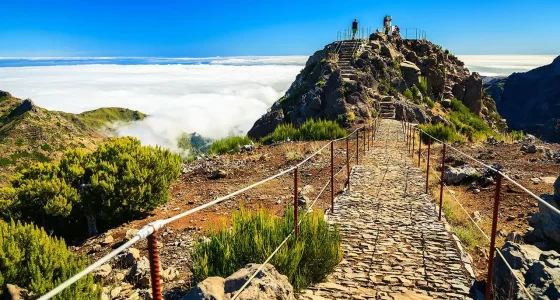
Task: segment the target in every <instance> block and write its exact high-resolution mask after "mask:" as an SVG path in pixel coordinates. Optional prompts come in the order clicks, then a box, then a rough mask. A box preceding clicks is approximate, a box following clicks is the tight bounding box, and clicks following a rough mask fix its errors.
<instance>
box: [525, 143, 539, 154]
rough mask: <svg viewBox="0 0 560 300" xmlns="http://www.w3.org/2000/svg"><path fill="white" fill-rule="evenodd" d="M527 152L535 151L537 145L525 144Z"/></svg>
mask: <svg viewBox="0 0 560 300" xmlns="http://www.w3.org/2000/svg"><path fill="white" fill-rule="evenodd" d="M527 153H537V146H535V145H529V146H527Z"/></svg>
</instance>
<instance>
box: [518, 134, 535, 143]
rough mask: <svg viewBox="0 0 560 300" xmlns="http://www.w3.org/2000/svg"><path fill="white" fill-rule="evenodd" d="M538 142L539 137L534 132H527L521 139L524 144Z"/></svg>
mask: <svg viewBox="0 0 560 300" xmlns="http://www.w3.org/2000/svg"><path fill="white" fill-rule="evenodd" d="M536 142H537V138H536V137H535V136H534V135H532V134H527V135H525V136H524V137H523V138H522V139H521V143H522V144H524V145H529V144H534V143H536Z"/></svg>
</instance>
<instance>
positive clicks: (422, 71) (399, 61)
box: [248, 33, 505, 138]
mask: <svg viewBox="0 0 560 300" xmlns="http://www.w3.org/2000/svg"><path fill="white" fill-rule="evenodd" d="M414 87H416V88H414ZM407 89H409V90H408V91H407ZM410 91H412V92H413V93H414V94H411V93H410ZM407 93H408V96H407V95H406V94H407ZM452 98H456V99H458V100H460V101H462V102H463V104H465V106H467V107H468V108H469V110H470V111H472V112H473V113H475V114H476V115H478V116H480V117H481V118H483V119H484V120H486V121H487V122H488V123H489V124H491V125H493V127H494V128H502V129H503V128H504V127H505V126H504V124H503V120H501V118H500V117H499V115H498V114H497V112H496V105H495V103H494V100H492V97H490V96H489V95H488V94H487V93H486V91H485V90H484V89H483V82H482V78H481V76H480V75H479V74H478V73H472V74H471V73H470V72H469V70H468V69H467V68H466V67H465V64H464V63H463V62H462V61H460V60H459V59H457V57H456V56H454V55H453V54H451V53H450V52H449V51H448V50H443V49H442V47H441V46H439V45H435V44H433V43H431V42H429V41H427V40H405V39H402V38H400V37H398V36H390V37H389V36H386V35H385V34H382V33H374V34H372V35H371V36H370V37H369V39H363V40H350V41H348V40H347V41H337V42H333V43H331V44H328V45H326V46H325V47H324V48H323V49H322V50H319V51H317V52H315V53H314V54H313V55H311V56H310V57H309V59H308V60H307V62H306V64H305V67H304V68H303V69H302V71H301V72H300V74H299V75H297V77H296V79H295V81H294V82H293V83H292V85H291V86H290V88H289V89H288V91H287V92H286V93H285V95H284V96H283V97H282V98H280V99H279V100H278V101H276V102H275V103H274V104H273V105H272V107H271V108H270V109H269V110H268V111H267V113H266V114H264V115H263V116H262V117H261V118H260V119H258V120H257V121H256V122H255V124H254V126H253V127H252V128H251V130H250V131H249V133H248V135H249V136H250V137H252V138H261V137H264V136H266V135H268V134H270V133H271V132H273V131H274V129H275V128H276V127H278V126H279V125H282V124H293V125H295V126H299V125H301V124H302V123H303V122H305V121H306V120H308V119H327V120H333V121H338V122H339V123H341V124H344V125H346V126H347V127H351V126H352V125H354V124H356V123H363V122H368V121H369V120H370V119H371V118H373V117H375V116H377V114H381V116H382V117H384V118H396V119H401V118H402V116H403V114H405V115H406V118H407V119H408V120H409V121H411V122H416V123H430V122H447V121H446V119H445V118H444V117H442V115H444V113H441V114H440V113H437V112H433V110H431V109H429V107H428V105H427V104H426V103H429V101H427V100H428V99H430V101H432V100H434V101H437V102H441V103H442V106H444V107H446V106H448V104H450V103H451V99H452Z"/></svg>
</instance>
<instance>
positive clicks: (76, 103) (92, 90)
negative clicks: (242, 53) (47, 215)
mask: <svg viewBox="0 0 560 300" xmlns="http://www.w3.org/2000/svg"><path fill="white" fill-rule="evenodd" d="M292 61H293V59H292ZM292 61H291V62H292ZM237 62H238V63H239V61H237ZM277 62H278V59H276V61H274V62H272V63H277ZM228 63H233V62H232V61H231V60H227V61H225V64H204V65H79V66H47V67H17V68H0V89H1V90H6V91H8V92H10V93H12V95H14V96H16V97H19V98H31V99H33V101H34V102H35V103H36V104H37V105H39V106H41V107H44V108H47V109H51V110H61V111H66V112H73V113H79V112H83V111H86V110H91V109H96V108H100V107H125V108H130V109H135V110H139V111H142V112H144V113H147V114H149V115H150V117H149V118H147V119H146V120H145V121H142V122H139V123H136V124H133V125H130V126H125V127H122V128H121V129H120V130H119V133H120V134H121V135H132V136H136V137H138V138H140V139H141V140H142V141H143V142H144V143H147V144H159V145H162V146H165V147H169V148H174V146H175V144H176V138H177V137H178V136H179V135H180V134H181V133H182V132H188V133H191V132H197V133H199V134H201V135H203V136H207V137H211V138H220V137H224V136H227V135H229V134H232V133H234V134H239V133H246V132H247V131H248V130H249V129H250V128H251V126H252V125H253V123H254V122H255V121H256V120H257V119H258V118H259V117H260V116H261V115H262V114H263V113H265V112H266V110H267V109H268V108H269V107H270V106H271V105H272V103H274V101H276V100H277V99H278V98H280V97H281V96H282V95H283V93H284V92H285V91H286V89H287V88H288V87H289V86H290V84H291V83H292V81H293V80H294V79H295V76H296V75H297V74H298V72H299V71H300V70H301V68H302V67H303V64H304V63H301V64H299V65H293V64H292V65H285V64H284V65H282V64H274V65H272V64H271V65H254V64H256V63H253V62H250V63H249V64H246V65H229V64H228ZM261 63H262V62H261Z"/></svg>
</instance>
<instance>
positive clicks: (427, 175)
mask: <svg viewBox="0 0 560 300" xmlns="http://www.w3.org/2000/svg"><path fill="white" fill-rule="evenodd" d="M431 145H432V137H431V136H428V159H427V163H426V194H427V193H428V182H429V181H430V147H431Z"/></svg>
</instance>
